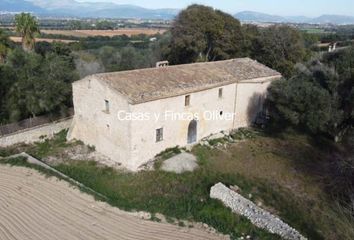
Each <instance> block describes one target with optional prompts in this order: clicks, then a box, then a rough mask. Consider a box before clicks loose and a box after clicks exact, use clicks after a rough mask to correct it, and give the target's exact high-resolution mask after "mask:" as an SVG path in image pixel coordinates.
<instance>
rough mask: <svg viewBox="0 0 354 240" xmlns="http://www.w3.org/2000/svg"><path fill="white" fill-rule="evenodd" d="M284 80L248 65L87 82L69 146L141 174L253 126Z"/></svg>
mask: <svg viewBox="0 0 354 240" xmlns="http://www.w3.org/2000/svg"><path fill="white" fill-rule="evenodd" d="M280 78H281V75H280V74H279V73H278V72H276V71H274V70H272V69H270V68H268V67H266V66H264V65H262V64H260V63H258V62H256V61H253V60H251V59H249V58H241V59H232V60H226V61H218V62H208V63H194V64H186V65H178V66H163V67H157V68H148V69H139V70H133V71H122V72H114V73H103V74H95V75H92V76H88V77H86V78H84V79H82V80H79V81H77V82H74V83H73V101H74V108H75V116H74V120H73V122H72V126H71V128H70V131H69V133H68V139H69V140H71V139H78V140H81V141H83V142H84V143H85V144H88V145H93V146H95V148H96V150H97V151H98V152H100V153H102V154H103V155H106V156H107V157H109V158H111V159H112V160H113V161H116V162H117V163H121V164H122V165H123V166H125V167H127V168H128V169H130V170H133V171H135V170H137V169H138V168H139V167H140V166H141V165H143V164H145V163H147V162H148V161H149V160H151V159H153V158H154V156H156V155H157V154H158V153H160V152H162V151H164V150H165V149H167V148H171V147H175V146H187V145H191V144H195V143H197V142H198V141H199V140H201V139H203V138H205V137H207V136H209V135H211V134H215V133H218V132H221V131H229V130H232V129H237V128H240V127H246V126H249V125H250V124H252V122H253V121H254V120H255V118H256V117H257V115H258V114H259V112H261V111H262V110H263V102H264V99H265V97H266V96H265V95H266V92H267V88H268V86H269V84H270V83H271V82H272V81H274V80H277V79H280Z"/></svg>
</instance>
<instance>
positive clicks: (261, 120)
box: [247, 93, 267, 127]
mask: <svg viewBox="0 0 354 240" xmlns="http://www.w3.org/2000/svg"><path fill="white" fill-rule="evenodd" d="M264 102H265V95H264V94H261V93H254V94H253V95H252V97H251V98H250V99H249V102H248V106H247V123H248V124H249V125H250V126H260V127H262V126H264V125H265V123H266V120H267V116H266V115H267V114H266V108H265V106H264Z"/></svg>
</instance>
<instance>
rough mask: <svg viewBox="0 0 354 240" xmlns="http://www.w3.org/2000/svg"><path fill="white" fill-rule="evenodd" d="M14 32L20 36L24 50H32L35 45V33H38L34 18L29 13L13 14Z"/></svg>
mask: <svg viewBox="0 0 354 240" xmlns="http://www.w3.org/2000/svg"><path fill="white" fill-rule="evenodd" d="M15 24H16V32H17V33H19V34H20V35H21V37H22V48H23V50H24V51H27V52H28V51H32V50H33V49H34V45H35V34H36V33H39V26H38V22H37V20H36V18H35V17H34V16H32V15H31V14H29V13H21V14H18V15H16V16H15Z"/></svg>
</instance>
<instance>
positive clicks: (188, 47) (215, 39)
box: [169, 5, 243, 64]
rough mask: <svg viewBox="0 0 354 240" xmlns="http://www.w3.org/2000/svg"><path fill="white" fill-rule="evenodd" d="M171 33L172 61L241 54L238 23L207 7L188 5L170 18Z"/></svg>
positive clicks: (228, 16)
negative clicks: (173, 18)
mask: <svg viewBox="0 0 354 240" xmlns="http://www.w3.org/2000/svg"><path fill="white" fill-rule="evenodd" d="M171 34H172V37H171V44H170V46H171V52H170V56H169V60H170V61H171V62H172V63H175V64H180V63H190V62H195V61H215V60H222V59H227V58H232V57H237V56H240V55H242V51H241V48H242V44H243V35H242V31H241V24H240V22H239V21H238V20H236V19H235V18H234V17H232V16H231V15H228V14H226V13H224V12H222V11H219V10H214V9H213V8H211V7H206V6H201V5H191V6H189V7H188V8H187V9H185V10H183V11H182V12H181V13H180V14H179V15H178V16H177V18H176V20H175V21H174V23H173V26H172V29H171Z"/></svg>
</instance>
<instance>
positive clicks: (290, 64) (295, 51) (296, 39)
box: [246, 26, 306, 77]
mask: <svg viewBox="0 0 354 240" xmlns="http://www.w3.org/2000/svg"><path fill="white" fill-rule="evenodd" d="M246 32H247V33H246V34H247V35H248V36H251V46H252V50H251V54H250V56H251V57H252V58H254V59H257V60H258V61H259V62H261V63H263V64H265V65H267V66H269V67H271V68H274V69H276V70H278V71H279V72H281V73H282V74H283V75H284V76H285V77H290V76H291V75H292V74H293V73H294V67H295V64H296V63H299V62H302V61H303V60H304V59H305V57H306V49H305V47H304V40H303V37H302V34H301V33H300V32H299V31H297V30H296V29H294V28H292V27H289V26H272V27H269V28H266V29H260V30H259V32H258V33H257V31H256V30H255V29H254V28H251V27H248V28H246ZM255 34H258V37H257V38H256V37H255Z"/></svg>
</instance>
